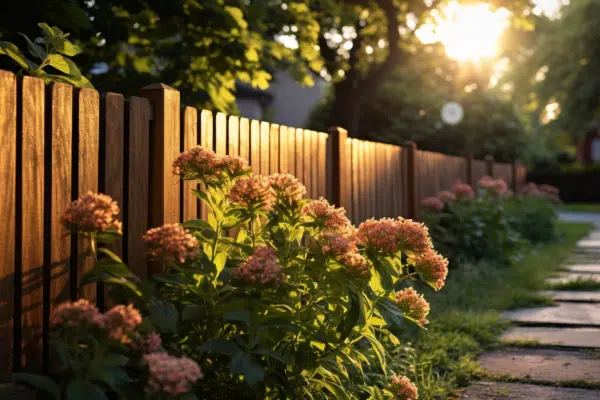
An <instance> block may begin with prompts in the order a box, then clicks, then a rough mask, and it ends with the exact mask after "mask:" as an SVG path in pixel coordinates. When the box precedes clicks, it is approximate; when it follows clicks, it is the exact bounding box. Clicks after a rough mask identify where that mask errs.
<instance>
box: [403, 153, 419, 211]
mask: <svg viewBox="0 0 600 400" xmlns="http://www.w3.org/2000/svg"><path fill="white" fill-rule="evenodd" d="M404 151H406V187H405V191H406V194H405V198H406V218H411V219H416V218H417V207H418V203H417V187H418V182H417V179H418V175H417V174H418V170H417V145H416V144H415V142H408V143H407V144H406V147H405V149H404Z"/></svg>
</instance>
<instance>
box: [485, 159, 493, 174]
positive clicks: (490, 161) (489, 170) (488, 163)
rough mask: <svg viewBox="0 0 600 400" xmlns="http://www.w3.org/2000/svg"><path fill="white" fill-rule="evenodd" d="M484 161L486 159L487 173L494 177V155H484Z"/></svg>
mask: <svg viewBox="0 0 600 400" xmlns="http://www.w3.org/2000/svg"><path fill="white" fill-rule="evenodd" d="M484 161H485V173H486V174H488V175H489V176H491V177H492V178H493V177H494V157H493V156H490V155H489V154H488V155H487V156H485V157H484Z"/></svg>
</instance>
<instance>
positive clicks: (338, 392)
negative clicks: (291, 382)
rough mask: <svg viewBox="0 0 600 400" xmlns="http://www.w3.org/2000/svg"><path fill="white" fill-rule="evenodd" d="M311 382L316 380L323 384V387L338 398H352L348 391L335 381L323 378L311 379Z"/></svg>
mask: <svg viewBox="0 0 600 400" xmlns="http://www.w3.org/2000/svg"><path fill="white" fill-rule="evenodd" d="M311 382H315V383H317V384H319V385H320V386H322V387H323V388H325V389H327V390H328V391H329V392H330V393H331V394H332V395H334V396H335V398H336V399H338V400H339V399H348V400H349V399H350V397H348V394H347V393H346V391H345V390H344V388H343V387H341V386H339V385H337V384H335V383H333V382H327V381H324V380H321V379H314V378H313V379H311Z"/></svg>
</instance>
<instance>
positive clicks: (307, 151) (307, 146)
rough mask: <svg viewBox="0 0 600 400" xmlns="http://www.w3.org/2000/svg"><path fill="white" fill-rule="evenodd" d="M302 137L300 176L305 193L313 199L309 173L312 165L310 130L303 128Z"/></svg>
mask: <svg viewBox="0 0 600 400" xmlns="http://www.w3.org/2000/svg"><path fill="white" fill-rule="evenodd" d="M303 135H304V138H303V141H302V144H303V147H304V151H303V160H302V161H303V165H302V178H303V179H304V185H305V186H306V194H307V197H308V198H309V199H314V198H315V194H314V193H313V185H312V175H311V166H312V151H311V150H312V146H311V145H312V140H311V139H312V138H311V136H312V135H311V131H309V130H304V132H303Z"/></svg>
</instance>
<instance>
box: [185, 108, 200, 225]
mask: <svg viewBox="0 0 600 400" xmlns="http://www.w3.org/2000/svg"><path fill="white" fill-rule="evenodd" d="M181 134H182V138H181V144H182V145H183V148H182V149H181V150H182V151H186V150H189V149H191V148H193V147H196V146H198V111H197V110H196V109H195V108H194V107H186V108H185V109H184V110H183V118H182V126H181ZM197 188H198V183H197V182H196V181H183V182H182V193H181V196H182V199H183V202H182V207H181V220H182V221H188V220H190V219H197V218H198V216H199V211H200V202H199V200H198V198H197V197H196V196H194V194H193V193H192V190H193V189H197Z"/></svg>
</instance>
